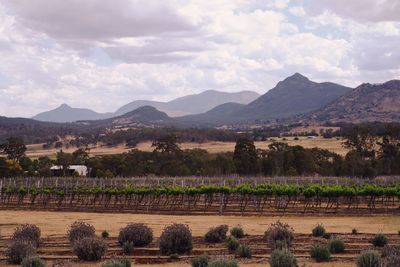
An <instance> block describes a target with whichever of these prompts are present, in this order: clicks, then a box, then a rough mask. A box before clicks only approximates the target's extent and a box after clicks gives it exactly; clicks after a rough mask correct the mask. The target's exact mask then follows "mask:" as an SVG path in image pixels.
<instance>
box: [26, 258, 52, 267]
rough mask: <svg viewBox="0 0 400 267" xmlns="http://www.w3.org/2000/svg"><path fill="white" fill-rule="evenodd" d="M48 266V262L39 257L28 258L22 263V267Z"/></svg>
mask: <svg viewBox="0 0 400 267" xmlns="http://www.w3.org/2000/svg"><path fill="white" fill-rule="evenodd" d="M44 266H46V262H45V261H44V260H42V259H40V258H39V257H28V258H25V259H24V260H23V261H22V263H21V267H44Z"/></svg>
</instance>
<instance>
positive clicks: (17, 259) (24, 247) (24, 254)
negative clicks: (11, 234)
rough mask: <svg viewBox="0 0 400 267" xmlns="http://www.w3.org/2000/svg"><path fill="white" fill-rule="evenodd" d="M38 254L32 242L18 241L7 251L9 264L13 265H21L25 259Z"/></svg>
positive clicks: (12, 243)
mask: <svg viewBox="0 0 400 267" xmlns="http://www.w3.org/2000/svg"><path fill="white" fill-rule="evenodd" d="M35 254H36V248H35V247H34V246H33V245H32V243H30V242H26V241H22V240H17V241H13V242H11V244H10V245H9V246H8V248H7V250H6V258H7V262H8V263H11V264H20V263H21V262H22V261H23V260H24V259H25V258H28V257H32V256H34V255H35Z"/></svg>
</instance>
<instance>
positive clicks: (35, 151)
mask: <svg viewBox="0 0 400 267" xmlns="http://www.w3.org/2000/svg"><path fill="white" fill-rule="evenodd" d="M286 139H287V140H283V139H282V138H275V140H276V141H279V142H286V143H288V144H289V145H291V146H294V145H300V146H303V147H305V148H314V147H318V148H322V149H327V150H330V151H332V152H335V153H338V154H340V155H345V154H346V153H347V150H346V149H345V148H344V147H343V146H342V140H340V139H339V140H338V139H336V138H331V139H325V138H322V137H317V138H313V139H309V138H307V137H299V140H294V138H293V137H288V138H286ZM269 144H271V141H257V142H255V145H256V147H257V148H260V149H266V148H268V145H269ZM179 145H180V147H181V148H182V149H193V148H201V149H205V150H207V151H208V152H210V153H220V152H229V151H234V149H235V142H205V143H192V142H187V143H180V144H179ZM27 147H28V151H27V155H28V156H30V157H40V156H50V157H52V156H55V155H56V153H57V151H59V149H55V148H52V149H43V147H42V144H34V145H28V146H27ZM89 148H90V154H92V155H108V154H118V153H123V152H128V151H129V150H130V148H127V147H126V146H125V145H123V144H121V145H118V146H113V147H107V146H101V145H97V146H91V147H89ZM136 148H137V149H139V150H141V151H153V149H154V148H153V147H151V142H142V143H139V144H138V145H137V147H136ZM75 150H76V147H70V148H68V149H66V148H63V151H64V152H69V153H72V152H73V151H75Z"/></svg>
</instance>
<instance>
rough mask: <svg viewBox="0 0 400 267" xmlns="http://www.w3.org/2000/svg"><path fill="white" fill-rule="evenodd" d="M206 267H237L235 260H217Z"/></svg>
mask: <svg viewBox="0 0 400 267" xmlns="http://www.w3.org/2000/svg"><path fill="white" fill-rule="evenodd" d="M208 267H239V265H238V264H237V262H236V261H235V260H228V259H219V260H215V261H212V262H211V263H210V264H209V265H208Z"/></svg>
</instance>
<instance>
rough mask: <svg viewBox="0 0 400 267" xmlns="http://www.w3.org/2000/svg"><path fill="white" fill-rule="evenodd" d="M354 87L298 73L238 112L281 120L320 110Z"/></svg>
mask: <svg viewBox="0 0 400 267" xmlns="http://www.w3.org/2000/svg"><path fill="white" fill-rule="evenodd" d="M350 90H351V88H349V87H345V86H342V85H339V84H335V83H330V82H323V83H317V82H313V81H310V80H309V79H308V78H307V77H305V76H303V75H301V74H299V73H295V74H294V75H292V76H290V77H288V78H286V79H284V80H283V81H281V82H279V83H278V84H277V85H276V86H275V87H274V88H273V89H271V90H269V91H268V92H267V93H265V94H264V95H262V96H260V97H259V98H257V99H256V100H254V101H253V102H251V103H249V104H248V105H247V106H246V107H244V108H243V109H242V110H241V111H240V114H236V115H238V116H239V117H240V118H242V119H252V120H255V119H260V120H264V119H280V118H285V117H290V116H293V115H296V114H301V113H306V112H310V111H313V110H317V109H319V108H321V107H323V106H325V105H327V104H329V103H330V102H332V101H334V100H335V99H337V98H339V97H340V96H342V95H344V94H346V93H347V92H349V91H350Z"/></svg>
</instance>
